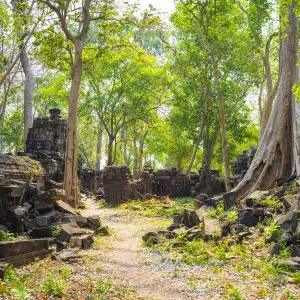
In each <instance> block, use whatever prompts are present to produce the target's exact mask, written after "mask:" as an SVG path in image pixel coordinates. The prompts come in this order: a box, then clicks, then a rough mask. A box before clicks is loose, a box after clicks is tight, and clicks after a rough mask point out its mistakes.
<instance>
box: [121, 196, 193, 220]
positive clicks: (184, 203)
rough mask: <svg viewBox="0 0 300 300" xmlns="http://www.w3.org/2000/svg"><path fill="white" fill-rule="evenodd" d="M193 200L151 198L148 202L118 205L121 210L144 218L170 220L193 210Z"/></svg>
mask: <svg viewBox="0 0 300 300" xmlns="http://www.w3.org/2000/svg"><path fill="white" fill-rule="evenodd" d="M193 207H194V202H193V198H191V197H185V198H172V199H170V198H169V197H165V198H164V199H163V200H158V199H155V198H152V199H151V200H149V201H140V200H138V201H130V202H127V203H124V204H122V205H120V208H121V209H127V210H131V211H133V210H134V211H136V212H137V213H138V214H140V215H142V216H144V217H166V218H172V217H173V216H174V215H175V214H180V213H182V212H183V211H184V209H193Z"/></svg>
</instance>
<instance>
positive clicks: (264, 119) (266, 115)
mask: <svg viewBox="0 0 300 300" xmlns="http://www.w3.org/2000/svg"><path fill="white" fill-rule="evenodd" d="M278 85H279V81H278V82H277V83H276V84H275V86H274V88H273V90H272V92H271V94H269V95H268V97H267V100H266V102H265V105H264V108H263V110H262V115H261V120H260V140H261V139H262V137H263V135H264V132H265V129H266V127H267V124H268V121H269V119H270V115H271V111H272V106H273V102H274V99H275V96H276V94H277V91H278Z"/></svg>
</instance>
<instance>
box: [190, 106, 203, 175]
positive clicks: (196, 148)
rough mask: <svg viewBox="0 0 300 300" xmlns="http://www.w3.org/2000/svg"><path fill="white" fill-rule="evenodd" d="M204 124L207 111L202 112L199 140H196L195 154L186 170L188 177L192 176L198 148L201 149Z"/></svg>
mask: <svg viewBox="0 0 300 300" xmlns="http://www.w3.org/2000/svg"><path fill="white" fill-rule="evenodd" d="M204 124H205V109H203V110H202V116H201V122H200V127H199V131H198V135H197V140H196V143H195V145H194V150H193V154H192V157H191V160H190V163H189V166H188V168H187V169H186V175H189V174H190V172H191V169H192V167H193V165H194V162H195V158H196V155H197V151H198V148H199V145H200V142H201V140H202V136H203V129H204Z"/></svg>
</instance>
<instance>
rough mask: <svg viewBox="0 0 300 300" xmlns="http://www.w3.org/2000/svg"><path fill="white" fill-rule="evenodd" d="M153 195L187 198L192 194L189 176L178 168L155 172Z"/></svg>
mask: <svg viewBox="0 0 300 300" xmlns="http://www.w3.org/2000/svg"><path fill="white" fill-rule="evenodd" d="M152 194H154V195H157V196H170V197H185V196H189V195H190V194H191V184H190V180H189V178H188V176H186V174H183V173H181V172H179V171H178V170H177V169H176V168H172V169H171V170H158V171H155V172H153V177H152Z"/></svg>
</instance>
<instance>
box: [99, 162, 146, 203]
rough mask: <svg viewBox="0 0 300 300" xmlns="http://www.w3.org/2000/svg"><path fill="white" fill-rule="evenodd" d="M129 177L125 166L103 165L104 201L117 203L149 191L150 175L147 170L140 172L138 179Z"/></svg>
mask: <svg viewBox="0 0 300 300" xmlns="http://www.w3.org/2000/svg"><path fill="white" fill-rule="evenodd" d="M131 177H132V176H131V174H130V170H129V168H128V167H126V166H120V167H105V168H104V172H103V186H104V194H105V200H106V202H108V203H112V204H115V205H119V204H121V203H124V202H126V201H128V200H134V199H137V198H140V196H144V195H146V194H148V193H151V175H150V173H149V172H148V171H146V170H144V171H143V172H142V174H141V178H140V180H132V179H131Z"/></svg>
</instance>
